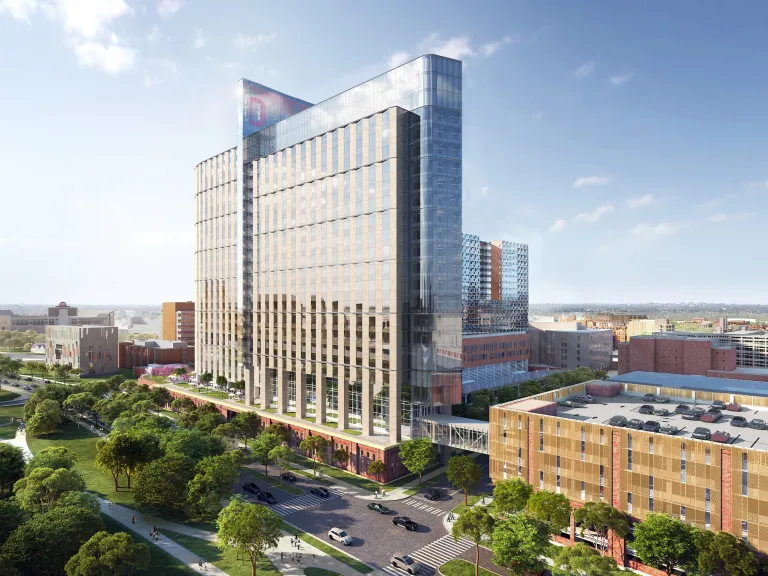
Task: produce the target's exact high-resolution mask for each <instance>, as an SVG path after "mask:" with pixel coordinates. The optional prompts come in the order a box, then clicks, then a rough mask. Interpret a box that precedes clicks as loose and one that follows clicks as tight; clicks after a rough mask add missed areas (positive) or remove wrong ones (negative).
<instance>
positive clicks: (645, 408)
mask: <svg viewBox="0 0 768 576" xmlns="http://www.w3.org/2000/svg"><path fill="white" fill-rule="evenodd" d="M638 412H640V414H653V406H651V405H650V404H643V405H642V406H640V410H638Z"/></svg>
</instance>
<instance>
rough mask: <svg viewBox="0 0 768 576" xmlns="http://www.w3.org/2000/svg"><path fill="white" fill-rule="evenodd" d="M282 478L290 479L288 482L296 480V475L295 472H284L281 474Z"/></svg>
mask: <svg viewBox="0 0 768 576" xmlns="http://www.w3.org/2000/svg"><path fill="white" fill-rule="evenodd" d="M280 478H282V479H283V480H288V482H296V475H295V474H294V473H293V472H283V473H282V474H280Z"/></svg>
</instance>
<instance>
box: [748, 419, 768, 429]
mask: <svg viewBox="0 0 768 576" xmlns="http://www.w3.org/2000/svg"><path fill="white" fill-rule="evenodd" d="M766 426H768V424H766V423H765V420H761V419H760V418H755V419H753V420H750V421H749V427H750V428H752V430H765V428H766Z"/></svg>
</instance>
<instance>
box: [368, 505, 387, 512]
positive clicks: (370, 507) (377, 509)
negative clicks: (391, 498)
mask: <svg viewBox="0 0 768 576" xmlns="http://www.w3.org/2000/svg"><path fill="white" fill-rule="evenodd" d="M368 510H373V511H375V512H378V513H379V514H389V508H387V507H386V506H384V505H383V504H379V503H378V502H370V503H369V504H368Z"/></svg>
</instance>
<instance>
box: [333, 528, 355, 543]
mask: <svg viewBox="0 0 768 576" xmlns="http://www.w3.org/2000/svg"><path fill="white" fill-rule="evenodd" d="M328 538H329V539H331V540H336V542H341V543H342V544H344V546H347V545H349V544H352V536H350V535H349V534H347V533H346V532H345V531H344V530H342V529H341V528H331V529H330V530H328Z"/></svg>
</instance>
